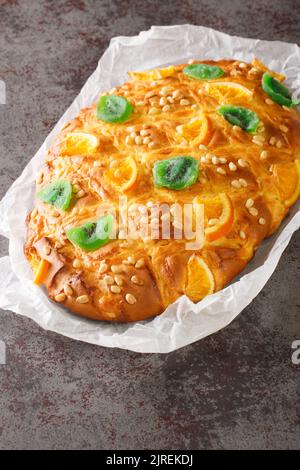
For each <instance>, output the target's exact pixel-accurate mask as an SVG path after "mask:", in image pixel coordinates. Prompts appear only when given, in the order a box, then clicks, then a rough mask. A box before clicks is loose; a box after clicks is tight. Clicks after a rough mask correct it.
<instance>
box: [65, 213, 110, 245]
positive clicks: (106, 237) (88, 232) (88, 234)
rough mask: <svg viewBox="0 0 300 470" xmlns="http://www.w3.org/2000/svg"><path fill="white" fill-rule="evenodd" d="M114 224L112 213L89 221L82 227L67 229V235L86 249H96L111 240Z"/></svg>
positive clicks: (75, 243)
mask: <svg viewBox="0 0 300 470" xmlns="http://www.w3.org/2000/svg"><path fill="white" fill-rule="evenodd" d="M113 225H114V218H113V216H112V215H111V214H108V215H104V216H102V217H100V219H98V220H97V221H95V222H87V223H86V224H84V225H81V226H80V227H73V228H70V229H68V230H67V232H66V235H67V237H68V239H69V240H70V242H72V243H73V244H74V245H77V246H79V247H80V248H81V249H82V250H84V251H95V250H98V248H100V247H101V246H103V245H106V243H108V242H109V241H110V235H111V233H112V229H113Z"/></svg>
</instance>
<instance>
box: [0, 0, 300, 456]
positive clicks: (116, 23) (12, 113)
mask: <svg viewBox="0 0 300 470" xmlns="http://www.w3.org/2000/svg"><path fill="white" fill-rule="evenodd" d="M297 3H298V2H297V1H295V0H285V1H280V0H272V1H270V0H252V1H251V2H250V1H239V0H224V1H216V0H172V1H167V0H166V1H161V0H160V1H159V0H151V1H148V0H147V1H130V0H120V1H111V0H98V1H95V0H94V1H93V0H55V1H50V0H6V1H5V0H0V31H1V37H0V78H1V79H2V80H4V81H5V82H6V87H7V104H6V105H4V106H3V105H1V107H0V108H1V109H0V111H1V115H0V129H1V134H0V135H1V146H0V153H1V159H0V197H2V196H3V195H4V193H5V192H6V190H7V189H8V187H9V186H10V185H11V183H12V182H13V181H14V179H15V178H16V177H17V176H18V175H19V174H20V172H21V171H22V169H23V167H24V166H25V165H26V163H27V162H28V161H29V160H30V158H31V157H32V155H33V154H34V153H35V152H36V150H37V149H38V147H39V146H40V145H41V143H42V142H43V140H44V138H45V137H46V135H47V134H48V133H49V131H50V130H51V128H52V127H53V125H54V124H55V122H56V121H57V120H58V118H59V117H60V116H61V114H62V113H63V112H64V110H65V109H66V108H67V107H68V106H69V104H70V103H71V101H72V100H73V99H74V97H75V96H76V95H77V93H78V92H79V90H80V88H81V87H82V85H83V84H84V82H85V81H86V79H87V78H88V76H89V75H90V74H91V72H92V71H93V70H94V69H95V67H96V64H97V61H98V59H99V57H100V56H101V54H102V53H103V52H104V50H105V48H106V47H107V46H108V43H109V40H110V38H111V37H113V36H116V35H134V34H137V33H138V32H139V31H140V30H145V29H148V28H149V27H150V26H151V25H152V24H156V25H168V24H182V23H193V24H199V25H205V26H210V27H213V28H216V29H219V30H222V31H225V32H227V33H230V34H236V35H245V36H250V37H257V38H262V39H278V40H283V41H290V42H298V43H300V30H299V24H300V8H299V5H298V9H297ZM0 243H1V245H0V246H1V254H6V252H7V241H6V240H4V239H1V241H0ZM299 248H300V234H299V232H298V233H297V234H296V235H294V237H293V239H292V241H291V243H290V245H289V247H288V248H287V250H286V251H285V253H284V254H283V256H282V258H281V261H280V263H279V266H278V267H277V269H276V271H275V273H274V275H273V276H272V278H271V280H270V281H269V282H268V284H267V285H266V286H265V288H264V289H263V291H262V292H261V293H260V294H259V296H258V297H257V298H256V299H255V300H254V301H253V302H252V304H251V305H250V306H249V307H248V308H246V309H245V310H244V311H243V313H242V314H241V315H240V316H239V317H238V318H237V319H236V320H235V321H234V322H233V323H232V324H231V325H230V326H228V327H227V328H226V329H224V330H222V331H220V332H219V333H217V334H215V335H213V336H211V337H208V338H206V339H204V340H202V341H200V342H198V343H196V344H193V345H191V346H189V347H186V348H184V349H181V350H179V351H176V352H174V353H171V354H167V355H160V354H156V355H140V354H135V353H132V352H127V351H123V350H116V349H115V350H110V349H105V348H101V347H96V346H91V345H88V344H84V343H80V342H76V341H72V340H70V339H68V338H64V337H62V336H58V335H56V334H54V333H49V332H46V331H43V330H42V329H41V328H39V327H38V326H37V325H36V324H35V323H33V322H32V321H31V320H29V319H26V318H23V317H21V316H16V315H15V314H12V313H10V312H4V311H1V322H0V339H1V340H2V341H4V342H5V343H6V348H7V364H6V365H0V390H1V392H0V448H1V449H30V448H33V449H62V448H72V449H75V448H77V449H93V448H94V449H113V448H116V449H133V448H137V449H142V448H152V449H167V448H170V449H180V448H181V449H193V448H201V449H202V448H206V449H211V448H217V449H228V448H234V449H250V448H255V449H264V448H267V449H269V448H276V449H295V448H299V447H300V411H299V374H300V368H299V367H300V366H297V365H293V364H292V362H291V352H292V350H291V343H292V341H294V340H295V339H300V326H299V306H300V299H299V284H297V281H298V283H299V268H300V265H299V264H300V263H299V252H300V250H299ZM297 277H298V279H297Z"/></svg>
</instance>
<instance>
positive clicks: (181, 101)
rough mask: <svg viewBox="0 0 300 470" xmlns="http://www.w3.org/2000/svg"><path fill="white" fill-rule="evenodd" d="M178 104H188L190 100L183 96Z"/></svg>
mask: <svg viewBox="0 0 300 470" xmlns="http://www.w3.org/2000/svg"><path fill="white" fill-rule="evenodd" d="M180 104H181V106H188V105H189V104H190V102H189V100H187V99H184V98H183V99H181V100H180Z"/></svg>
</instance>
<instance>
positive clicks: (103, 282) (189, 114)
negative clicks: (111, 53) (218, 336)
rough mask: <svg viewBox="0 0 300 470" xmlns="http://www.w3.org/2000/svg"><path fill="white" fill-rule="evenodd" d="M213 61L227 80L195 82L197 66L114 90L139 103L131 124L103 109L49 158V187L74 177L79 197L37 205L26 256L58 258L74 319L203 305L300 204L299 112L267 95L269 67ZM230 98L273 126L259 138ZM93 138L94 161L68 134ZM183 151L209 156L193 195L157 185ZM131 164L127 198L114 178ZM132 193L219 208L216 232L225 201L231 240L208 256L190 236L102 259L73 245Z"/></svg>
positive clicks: (117, 245)
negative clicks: (159, 165) (71, 231)
mask: <svg viewBox="0 0 300 470" xmlns="http://www.w3.org/2000/svg"><path fill="white" fill-rule="evenodd" d="M195 63H201V62H200V61H199V62H198V61H197V62H196V61H195ZM205 63H206V64H212V65H214V64H215V65H218V66H220V67H221V68H222V69H223V70H224V71H225V74H224V76H222V77H221V78H217V79H214V80H209V81H205V80H204V81H199V80H193V79H191V78H189V77H187V76H185V75H184V74H183V72H182V71H183V68H184V67H185V66H186V65H187V64H183V65H176V66H170V67H168V68H166V69H162V70H153V71H148V72H135V73H131V74H130V77H131V79H130V81H128V82H126V83H124V84H123V85H122V86H120V87H117V88H116V89H114V90H112V91H111V92H109V93H110V94H115V95H119V96H124V97H126V99H127V100H129V101H130V102H131V104H132V105H133V107H134V112H133V114H132V115H131V117H130V119H129V120H127V121H126V122H123V123H120V124H118V123H115V124H110V123H107V122H104V121H101V120H100V119H97V117H96V104H93V105H91V106H90V107H88V108H85V109H82V110H81V111H80V113H79V114H78V116H77V117H76V118H75V119H73V120H72V121H71V122H69V123H68V124H67V125H66V126H65V127H64V128H63V129H62V130H61V132H60V134H59V135H58V136H57V138H56V140H55V142H54V143H53V145H52V147H51V148H50V150H49V151H48V153H47V155H46V158H45V164H44V167H43V168H42V170H41V173H40V174H39V176H38V179H37V182H36V184H37V191H39V190H40V189H41V188H43V187H44V186H45V185H47V184H48V183H50V182H52V181H55V180H57V179H61V178H63V179H67V180H69V181H70V182H71V183H72V185H73V187H75V188H76V191H77V199H76V202H75V203H74V204H73V205H72V206H71V208H70V209H69V210H68V211H65V212H64V211H61V210H57V209H56V208H55V207H53V206H51V205H49V204H46V203H43V202H42V201H40V200H39V199H38V198H37V199H36V201H35V208H34V209H33V211H32V212H31V213H30V214H29V215H28V218H27V225H28V236H27V241H26V244H25V255H26V257H27V259H28V261H29V262H30V264H31V266H32V268H33V270H36V267H37V264H38V263H39V262H40V260H41V259H45V260H47V261H48V263H49V265H48V266H49V269H48V271H47V274H46V276H45V279H44V285H45V286H46V288H47V291H48V295H49V297H50V298H51V299H52V300H54V301H56V302H60V303H61V304H62V305H64V306H65V307H66V308H68V309H69V310H70V311H72V312H73V313H75V314H79V315H82V316H85V317H89V318H92V319H95V320H107V321H114V322H131V321H137V320H142V319H146V318H149V317H153V316H155V315H158V314H160V313H162V312H163V311H164V309H165V308H166V307H167V306H168V305H169V304H170V303H172V302H174V301H175V300H176V299H177V298H178V297H180V296H181V295H183V294H187V295H189V293H190V292H192V293H193V294H192V295H190V297H192V299H193V300H200V299H201V298H202V297H203V296H204V295H205V292H206V293H210V292H213V291H217V290H220V289H222V288H223V287H224V286H225V285H226V284H228V283H229V282H230V281H231V280H232V279H233V278H234V276H236V275H237V274H238V273H239V272H241V271H242V270H243V268H244V267H245V266H246V264H247V263H248V262H249V260H250V259H251V258H252V257H253V255H254V253H255V250H256V249H257V247H258V245H259V244H260V242H261V241H262V240H263V239H264V238H265V237H267V236H269V235H271V234H272V233H273V232H274V231H275V230H276V229H277V228H278V227H279V225H280V223H281V221H282V220H283V218H284V217H285V216H286V214H287V212H288V210H289V207H290V206H291V205H292V204H293V203H294V202H296V199H297V197H299V155H300V151H299V149H300V118H299V114H298V112H297V110H296V109H295V108H293V109H288V108H285V107H283V106H280V105H279V104H276V103H274V102H272V101H271V100H270V99H269V97H268V95H267V94H266V93H265V92H264V91H263V90H262V88H261V77H262V74H263V73H264V72H265V71H266V70H267V69H266V68H265V66H264V65H263V64H261V63H260V62H259V61H257V60H254V62H253V63H252V64H244V63H243V64H242V65H241V63H240V62H237V61H233V60H222V61H219V62H213V61H205ZM270 73H272V74H273V75H274V76H275V77H277V79H279V80H281V81H282V80H283V78H284V77H282V76H280V75H278V74H275V73H274V72H270ZM222 83H223V84H224V83H225V86H223V87H222V86H221V85H222ZM228 83H229V85H228ZM220 84H221V85H220ZM230 84H231V85H230ZM232 84H233V86H232ZM247 90H248V91H247ZM227 103H229V104H232V105H236V106H243V107H247V108H249V109H251V110H253V111H254V112H256V113H257V115H258V116H259V118H260V121H261V124H260V126H259V128H258V130H257V132H256V133H255V134H250V133H247V132H244V131H243V130H241V129H240V128H238V127H237V126H232V125H231V124H230V123H229V122H227V121H226V120H225V119H224V118H223V117H222V116H221V115H220V114H219V113H218V112H217V109H218V107H219V106H220V105H222V104H227ZM193 123H194V124H193ZM203 123H204V124H203ZM82 132H83V133H88V134H92V135H94V136H96V137H97V139H98V146H97V148H96V149H94V150H93V151H92V152H90V153H87V154H85V153H84V152H82V153H80V152H79V154H76V152H75V153H74V151H73V152H68V147H67V141H68V136H69V135H70V134H72V133H82ZM70 153H71V154H70ZM179 155H189V156H192V157H194V158H196V159H197V160H198V161H199V177H198V181H197V182H196V183H195V184H193V185H192V186H190V187H188V188H186V189H184V190H178V191H176V190H170V189H167V188H157V187H156V186H155V185H154V183H153V175H152V169H153V165H154V164H155V162H156V161H158V160H162V159H168V158H171V157H174V156H179ZM128 157H131V158H132V159H133V160H134V162H135V164H136V169H137V173H136V175H135V180H134V183H133V184H132V186H130V187H129V188H127V189H124V191H123V190H120V188H119V187H118V186H116V185H115V184H114V181H113V178H111V175H112V171H114V169H118V168H121V167H122V161H123V160H124V159H125V158H128ZM131 177H132V175H131ZM124 194H125V195H126V196H127V198H128V205H129V206H130V205H133V204H147V203H148V207H149V208H150V205H151V203H163V202H166V203H169V204H172V203H174V202H176V203H179V204H183V203H193V202H194V201H195V198H198V199H199V200H200V201H204V202H205V203H207V208H208V212H209V216H207V217H206V218H205V227H206V228H209V227H210V226H213V221H214V220H213V221H212V222H211V219H217V221H218V220H220V217H221V215H220V214H221V213H222V210H223V209H224V200H226V201H227V203H228V201H229V203H228V204H229V205H228V204H227V205H228V207H229V212H230V214H227V215H226V217H227V219H226V221H225V222H224V223H223V226H222V224H221V228H220V232H219V236H217V237H215V239H212V240H210V239H205V243H204V245H203V246H202V248H201V249H198V250H192V251H191V250H188V249H186V240H184V239H183V240H175V239H174V238H172V237H171V239H170V240H162V239H158V240H151V239H148V238H145V239H141V238H139V239H137V240H130V239H129V240H122V239H118V238H117V239H116V240H112V241H110V242H109V243H108V244H106V245H104V246H103V247H101V248H100V249H98V250H96V251H93V252H85V251H83V250H82V249H80V248H79V247H77V246H75V245H73V244H72V243H71V242H70V241H69V240H68V239H67V237H66V230H67V229H68V228H69V227H76V226H80V225H82V224H84V223H85V222H86V221H89V220H95V219H97V218H99V216H101V214H103V213H105V210H107V208H108V207H117V205H118V203H119V196H120V195H124ZM222 198H223V199H222ZM224 198H225V199H224ZM222 201H223V202H222ZM149 203H150V204H149ZM222 204H223V205H222ZM204 207H206V206H205V204H204ZM228 207H227V210H228ZM253 209H254V210H253ZM214 211H215V213H214ZM230 217H232V220H231V221H230V222H229V219H230ZM217 223H218V222H217ZM191 260H194V261H193V262H192V261H191ZM195 260H197V262H198V261H199V263H198V264H197V262H196V261H195ZM197 267H198V268H199V269H198V268H197ZM197 269H198V270H197ZM198 276H199V277H198ZM201 276H202V277H203V279H202V277H201ZM207 283H208V286H207ZM112 286H118V287H117V288H115V289H114V288H112ZM191 286H192V287H191ZM197 289H198V290H197ZM205 289H206V290H205ZM113 291H115V292H113ZM128 294H129V295H128Z"/></svg>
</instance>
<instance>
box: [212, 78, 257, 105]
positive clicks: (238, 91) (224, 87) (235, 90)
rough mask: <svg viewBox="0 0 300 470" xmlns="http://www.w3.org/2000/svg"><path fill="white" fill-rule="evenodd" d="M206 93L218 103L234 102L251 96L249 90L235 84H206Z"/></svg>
mask: <svg viewBox="0 0 300 470" xmlns="http://www.w3.org/2000/svg"><path fill="white" fill-rule="evenodd" d="M205 88H206V91H207V92H208V93H209V94H210V95H211V96H213V97H214V98H216V99H217V100H218V101H219V102H220V103H223V102H224V103H225V102H234V101H235V100H243V99H247V98H250V97H251V96H252V94H253V93H252V91H251V90H249V88H247V87H245V86H244V85H241V84H240V83H235V82H222V81H220V82H212V83H206V85H205Z"/></svg>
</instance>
